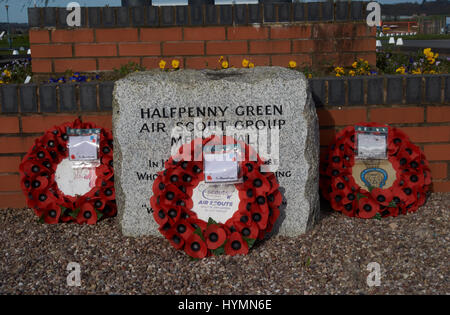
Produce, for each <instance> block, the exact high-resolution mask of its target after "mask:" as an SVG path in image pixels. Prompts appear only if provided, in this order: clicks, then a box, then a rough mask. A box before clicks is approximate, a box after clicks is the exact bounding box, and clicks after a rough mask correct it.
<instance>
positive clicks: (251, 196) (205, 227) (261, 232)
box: [150, 135, 282, 259]
mask: <svg viewBox="0 0 450 315" xmlns="http://www.w3.org/2000/svg"><path fill="white" fill-rule="evenodd" d="M221 141H223V142H221ZM225 141H227V142H225ZM206 143H208V144H211V143H233V144H236V143H238V144H240V145H241V148H243V152H244V160H243V161H242V165H243V167H242V169H241V170H240V171H241V172H242V174H241V175H242V177H243V183H238V184H234V186H235V187H236V189H237V190H238V193H239V199H240V201H239V206H238V209H237V210H235V212H234V214H233V216H232V217H231V218H229V219H228V220H227V221H226V222H225V223H221V222H219V223H218V222H215V221H214V220H213V219H212V218H209V220H208V222H206V221H204V220H201V219H199V218H198V217H197V215H196V213H195V212H194V211H192V208H193V201H192V194H193V191H194V188H195V187H197V185H198V184H199V183H200V182H201V181H202V180H204V174H203V162H202V161H203V156H202V157H201V158H200V159H199V158H198V156H197V158H194V159H191V158H187V159H186V155H185V154H186V152H189V155H188V156H189V157H191V156H193V157H194V154H196V152H201V154H203V149H202V148H203V146H204V145H205V144H206ZM200 146H201V148H200ZM195 147H197V149H195ZM199 148H200V149H199ZM263 164H264V162H263V161H262V160H261V158H260V157H259V156H258V155H257V153H256V152H255V151H254V150H253V149H252V148H251V147H250V146H249V145H248V144H246V143H244V142H242V141H238V140H236V139H234V138H232V137H227V136H223V137H219V136H215V135H212V136H210V137H207V138H205V139H201V138H197V139H194V140H192V141H191V142H190V143H187V144H184V145H182V146H181V147H180V149H179V150H178V153H177V154H176V155H175V156H171V157H170V158H169V159H168V160H167V161H166V162H165V170H163V171H161V172H159V173H158V177H157V178H156V180H155V181H154V183H153V186H152V190H153V195H152V196H151V198H150V205H151V208H152V210H153V217H154V219H155V221H156V223H157V224H158V225H159V229H158V230H159V231H160V233H161V234H162V235H163V236H164V237H165V238H166V239H168V240H169V242H170V244H171V245H172V246H173V247H174V248H175V249H177V250H184V251H185V252H186V254H188V255H189V256H190V257H191V258H193V259H201V258H204V257H208V256H212V255H214V256H218V255H222V254H227V255H231V256H234V255H238V254H244V255H245V254H247V253H248V252H249V249H250V248H251V247H252V246H253V244H254V242H255V241H256V240H257V239H263V238H264V236H265V235H266V233H269V232H271V231H272V229H273V226H274V224H275V222H276V220H277V219H278V217H279V216H280V210H279V207H280V205H281V203H282V195H281V192H280V191H279V189H278V188H279V184H278V181H277V179H276V177H275V174H274V173H271V172H267V173H262V172H261V171H260V167H261V166H262V165H263ZM180 183H181V185H180ZM178 185H179V186H178Z"/></svg>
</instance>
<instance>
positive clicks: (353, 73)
mask: <svg viewBox="0 0 450 315" xmlns="http://www.w3.org/2000/svg"><path fill="white" fill-rule="evenodd" d="M348 73H349V74H350V75H351V76H352V77H354V76H355V74H356V72H355V71H353V70H350V71H349V72H348Z"/></svg>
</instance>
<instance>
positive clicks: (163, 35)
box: [30, 22, 376, 73]
mask: <svg viewBox="0 0 450 315" xmlns="http://www.w3.org/2000/svg"><path fill="white" fill-rule="evenodd" d="M30 45H31V57H32V65H33V72H35V73H50V72H64V71H66V70H69V69H70V70H73V71H97V70H99V71H102V70H112V69H113V68H119V67H120V65H122V64H126V63H128V62H129V61H134V62H136V63H138V64H140V65H142V66H145V67H146V68H156V67H158V62H159V60H161V59H163V58H164V59H166V60H171V59H178V60H179V61H180V67H183V68H194V69H200V68H216V67H218V59H219V57H220V56H225V57H228V58H229V61H230V64H231V65H232V66H235V67H240V66H241V61H242V59H243V58H247V59H250V60H251V61H252V62H253V63H254V64H255V65H256V66H264V65H274V66H275V65H276V66H287V64H288V62H289V61H290V60H295V61H296V62H297V64H298V65H299V66H301V65H302V64H304V65H305V66H310V65H314V66H320V65H321V63H323V62H324V61H326V62H330V61H334V63H335V64H336V65H349V64H351V63H352V62H353V60H354V59H355V58H356V57H358V58H365V59H367V60H368V61H369V62H370V63H371V64H372V65H374V64H375V62H376V60H375V28H369V27H368V26H367V25H366V24H365V23H362V22H345V23H333V24H331V23H314V24H305V23H301V24H295V23H289V24H282V25H258V26H203V27H187V26H179V27H164V28H113V29H101V28H85V29H73V30H64V29H30Z"/></svg>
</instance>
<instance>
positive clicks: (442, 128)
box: [0, 105, 450, 208]
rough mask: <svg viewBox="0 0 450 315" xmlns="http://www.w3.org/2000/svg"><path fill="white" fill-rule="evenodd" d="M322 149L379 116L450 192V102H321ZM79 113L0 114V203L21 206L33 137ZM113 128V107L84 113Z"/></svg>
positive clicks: (439, 186)
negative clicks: (23, 169)
mask: <svg viewBox="0 0 450 315" xmlns="http://www.w3.org/2000/svg"><path fill="white" fill-rule="evenodd" d="M317 114H318V116H319V123H320V144H321V149H322V152H324V150H325V148H326V145H328V144H329V143H330V141H331V140H332V139H333V136H334V135H335V133H336V132H337V131H338V130H339V129H341V128H343V127H345V126H347V125H349V124H354V123H358V122H361V121H377V122H380V123H388V124H390V125H392V126H396V127H401V128H402V130H403V131H405V132H406V133H407V134H408V135H409V136H410V138H411V140H412V141H413V142H414V143H415V144H417V145H418V146H419V147H421V149H422V150H424V152H425V154H426V157H427V158H428V160H429V162H430V166H431V172H432V176H433V191H435V192H450V108H449V107H448V106H434V105H429V106H421V107H417V106H398V107H380V106H364V107H342V109H339V108H338V107H322V108H319V109H317ZM76 117H80V116H78V115H77V114H50V115H38V114H33V115H24V114H19V115H2V116H0V208H4V207H23V206H25V198H24V196H23V193H22V192H21V190H20V177H19V170H18V168H19V164H20V161H21V159H22V157H23V155H24V154H25V152H26V151H28V149H29V148H30V147H31V145H32V143H33V141H34V139H35V138H37V137H38V136H40V135H41V134H42V133H43V132H44V131H45V130H46V129H48V128H49V127H51V126H53V125H56V124H60V123H63V122H65V121H70V120H73V119H75V118H76ZM81 118H82V119H83V120H85V121H91V122H94V123H96V124H99V125H101V126H104V127H106V128H111V113H110V112H102V113H86V114H81Z"/></svg>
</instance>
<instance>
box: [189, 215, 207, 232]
mask: <svg viewBox="0 0 450 315" xmlns="http://www.w3.org/2000/svg"><path fill="white" fill-rule="evenodd" d="M186 221H187V222H189V224H190V225H191V226H192V227H193V228H194V229H195V230H197V229H200V230H202V231H204V230H206V228H207V226H208V223H207V222H206V221H203V220H200V219H198V218H197V217H193V216H192V217H190V218H188V219H186Z"/></svg>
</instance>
